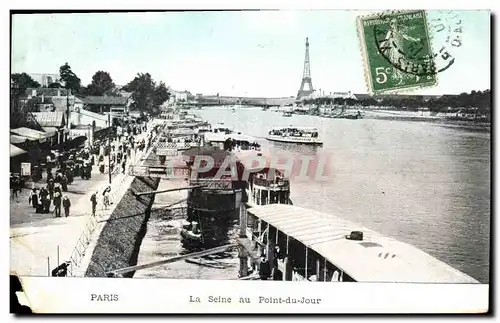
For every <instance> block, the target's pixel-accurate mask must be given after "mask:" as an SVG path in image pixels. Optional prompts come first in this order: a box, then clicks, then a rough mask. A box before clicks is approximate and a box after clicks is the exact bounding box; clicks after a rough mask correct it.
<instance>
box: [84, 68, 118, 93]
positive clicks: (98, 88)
mask: <svg viewBox="0 0 500 323" xmlns="http://www.w3.org/2000/svg"><path fill="white" fill-rule="evenodd" d="M114 89H115V83H113V79H112V78H111V76H110V75H109V73H108V72H105V71H97V72H96V73H95V74H94V76H92V83H91V84H89V85H88V86H87V93H88V94H89V95H115V94H116V93H114Z"/></svg>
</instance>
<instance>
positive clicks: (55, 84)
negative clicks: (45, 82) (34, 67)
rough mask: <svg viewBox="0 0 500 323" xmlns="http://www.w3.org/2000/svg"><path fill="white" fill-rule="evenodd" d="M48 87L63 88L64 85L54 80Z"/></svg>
mask: <svg viewBox="0 0 500 323" xmlns="http://www.w3.org/2000/svg"><path fill="white" fill-rule="evenodd" d="M48 87H49V88H51V89H59V88H62V87H63V86H62V84H61V83H59V82H54V83H50V84H49V86H48Z"/></svg>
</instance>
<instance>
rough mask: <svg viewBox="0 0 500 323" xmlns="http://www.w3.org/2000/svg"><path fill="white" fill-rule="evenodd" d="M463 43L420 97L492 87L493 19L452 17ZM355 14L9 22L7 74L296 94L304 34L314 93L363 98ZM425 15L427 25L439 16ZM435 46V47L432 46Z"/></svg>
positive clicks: (65, 17)
mask: <svg viewBox="0 0 500 323" xmlns="http://www.w3.org/2000/svg"><path fill="white" fill-rule="evenodd" d="M457 13H458V15H459V18H457V19H461V20H462V26H463V45H462V46H461V47H459V48H456V49H455V50H454V51H453V52H452V54H453V55H454V56H455V58H456V61H455V64H454V65H453V66H452V67H451V68H449V69H448V70H447V71H445V72H443V73H441V74H440V75H439V85H438V86H437V87H435V88H432V89H426V90H421V91H420V93H426V94H442V93H460V92H469V91H471V90H485V89H489V88H490V74H491V72H490V13H489V12H487V11H458V12H457ZM362 14H367V12H360V11H340V10H338V11H334V10H331V11H260V12H259V11H245V12H237V11H236V12H170V13H168V12H167V13H157V12H155V13H112V14H103V13H93V14H52V15H49V14H44V15H39V14H37V15H15V16H14V17H13V24H12V33H13V35H12V72H30V73H58V72H59V66H61V65H62V64H64V63H65V62H68V63H69V64H70V66H71V67H72V69H73V71H74V72H75V73H76V74H77V75H78V76H79V77H80V78H81V79H82V83H83V85H87V84H88V83H90V80H91V77H92V75H93V74H94V73H95V72H96V71H98V70H104V71H108V72H109V73H110V74H111V76H112V78H113V79H114V80H115V83H116V84H120V85H124V84H126V83H128V82H129V81H130V80H132V79H133V77H134V76H135V75H136V74H137V73H139V72H140V73H146V72H149V73H150V74H151V75H152V76H153V78H154V79H155V80H156V81H164V82H165V83H166V84H167V85H170V86H171V87H172V88H174V89H176V90H185V89H186V90H190V91H191V92H193V93H204V94H215V93H220V94H221V95H235V96H267V97H278V96H294V95H296V93H297V90H298V87H299V85H300V81H301V78H302V69H303V61H304V50H305V46H304V43H305V38H306V37H309V42H310V58H311V74H312V81H313V85H314V87H315V89H322V90H324V91H325V92H332V91H336V92H343V91H349V90H350V91H352V92H354V93H365V92H366V91H367V90H366V86H365V80H364V73H363V64H362V56H361V51H360V46H359V40H358V37H357V31H356V17H357V16H359V15H362ZM440 14H441V13H439V12H432V11H431V12H429V18H432V17H436V16H439V15H440ZM436 46H437V45H436Z"/></svg>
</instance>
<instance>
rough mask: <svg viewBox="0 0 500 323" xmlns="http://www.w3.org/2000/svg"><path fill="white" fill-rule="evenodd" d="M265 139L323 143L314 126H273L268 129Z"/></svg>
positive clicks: (312, 143) (313, 143) (310, 143)
mask: <svg viewBox="0 0 500 323" xmlns="http://www.w3.org/2000/svg"><path fill="white" fill-rule="evenodd" d="M267 140H269V141H279V142H287V143H297V144H308V145H322V144H323V141H321V139H320V137H319V130H318V129H317V128H314V127H293V126H289V127H275V128H272V129H271V130H270V131H269V134H268V136H267Z"/></svg>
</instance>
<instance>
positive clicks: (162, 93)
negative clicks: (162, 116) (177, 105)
mask: <svg viewBox="0 0 500 323" xmlns="http://www.w3.org/2000/svg"><path fill="white" fill-rule="evenodd" d="M169 98H170V93H169V92H168V90H167V87H166V86H165V83H163V82H160V85H158V86H157V87H156V89H155V92H154V96H153V104H154V106H155V107H159V106H161V105H162V104H163V103H165V101H168V99H169Z"/></svg>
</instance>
